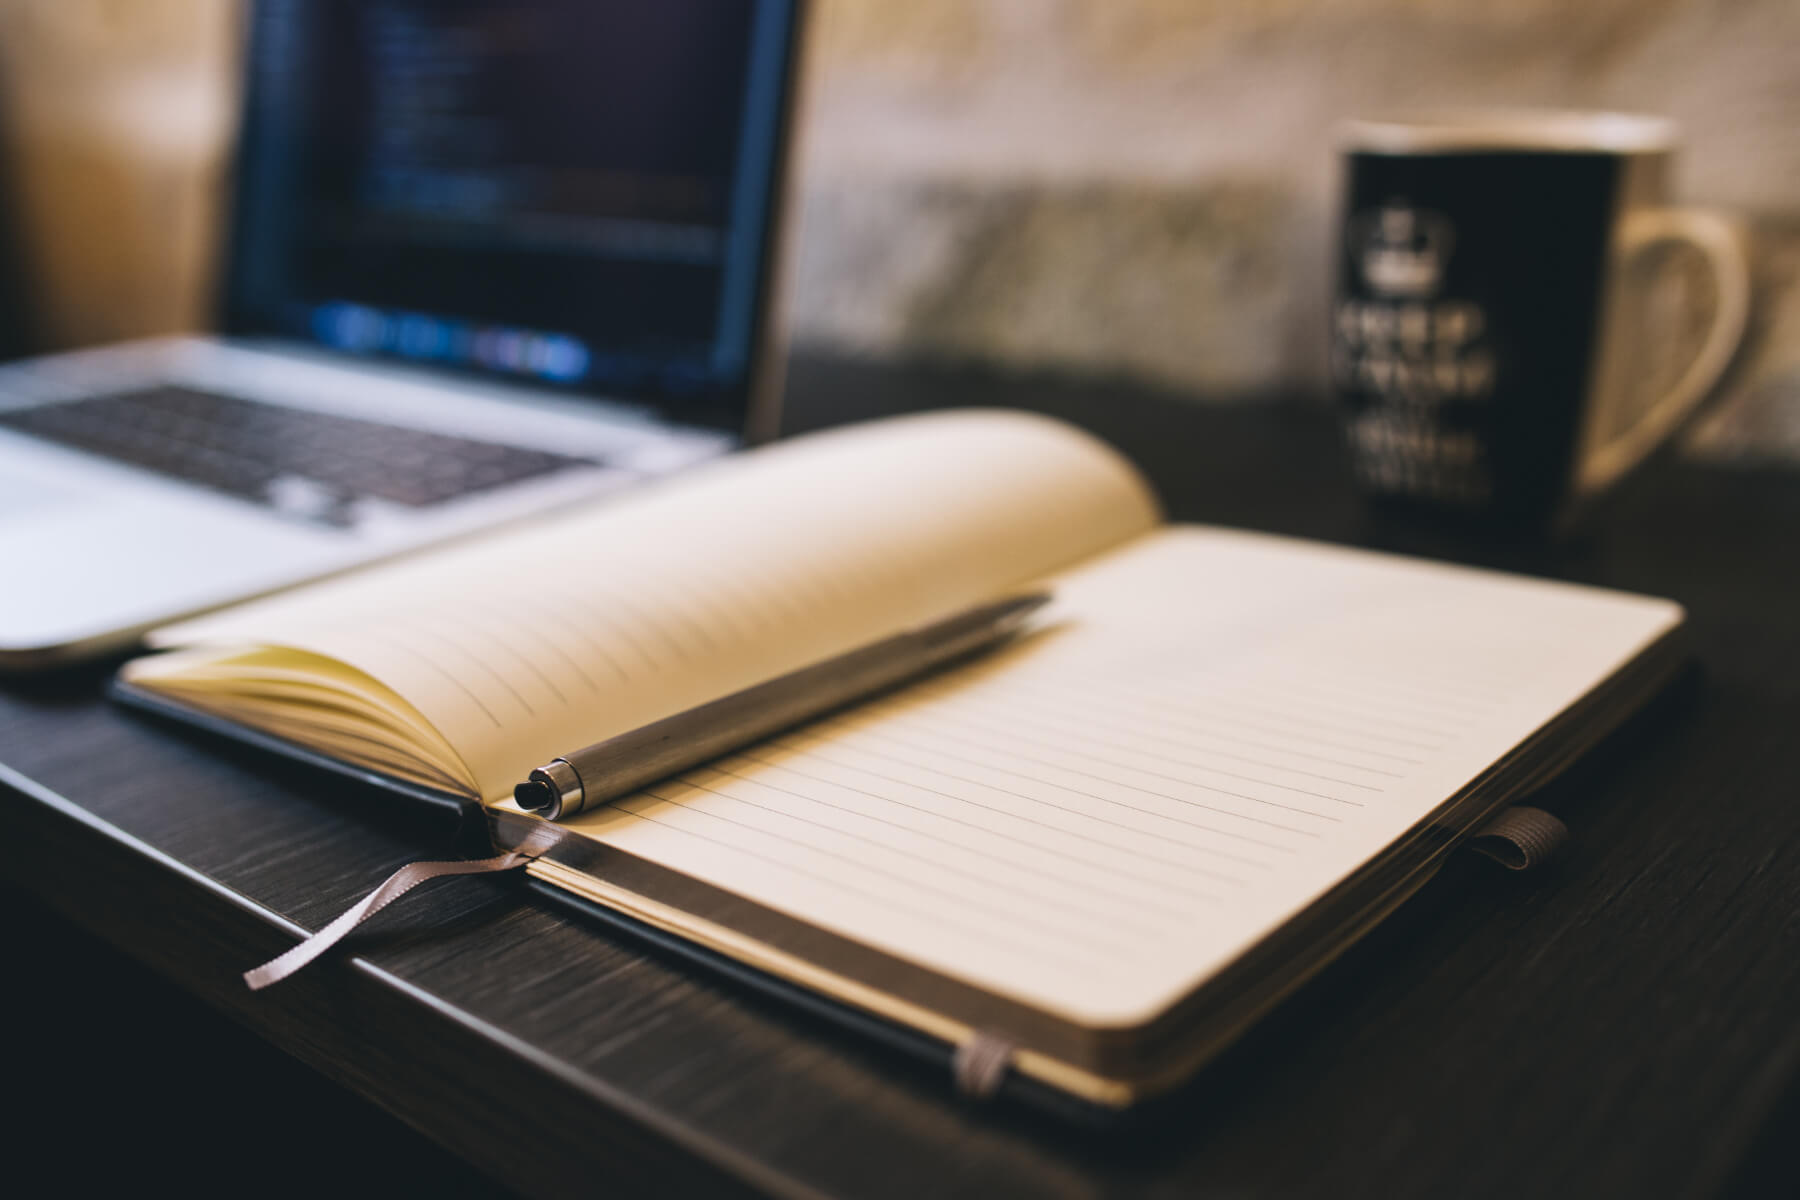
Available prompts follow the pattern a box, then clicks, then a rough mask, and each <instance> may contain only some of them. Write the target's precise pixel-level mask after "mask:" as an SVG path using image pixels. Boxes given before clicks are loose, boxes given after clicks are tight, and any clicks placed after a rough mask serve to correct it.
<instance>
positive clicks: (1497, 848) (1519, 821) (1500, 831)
mask: <svg viewBox="0 0 1800 1200" xmlns="http://www.w3.org/2000/svg"><path fill="white" fill-rule="evenodd" d="M1568 840H1569V827H1568V826H1567V825H1564V824H1563V823H1562V822H1561V821H1560V820H1558V819H1557V818H1556V817H1554V816H1552V815H1551V814H1549V813H1547V812H1545V811H1544V810H1543V809H1541V808H1528V807H1525V806H1519V807H1515V808H1509V809H1506V810H1504V811H1503V812H1501V813H1499V814H1498V815H1497V816H1495V817H1494V819H1493V820H1491V821H1489V822H1488V823H1487V824H1486V825H1483V826H1482V827H1481V828H1480V829H1478V830H1476V831H1475V834H1474V836H1473V837H1471V838H1470V839H1469V849H1471V850H1473V851H1475V852H1476V853H1477V854H1484V855H1486V856H1487V857H1488V858H1491V859H1493V860H1494V861H1495V862H1497V863H1499V864H1500V865H1501V866H1503V867H1505V868H1506V869H1507V870H1509V871H1529V870H1530V869H1531V868H1533V867H1536V866H1540V865H1542V864H1543V863H1544V862H1545V861H1546V860H1548V859H1550V858H1551V857H1553V856H1554V855H1555V854H1556V852H1557V851H1559V850H1561V849H1562V848H1563V846H1564V844H1566V843H1567V842H1568Z"/></svg>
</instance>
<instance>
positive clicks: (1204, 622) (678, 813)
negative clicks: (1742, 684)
mask: <svg viewBox="0 0 1800 1200" xmlns="http://www.w3.org/2000/svg"><path fill="white" fill-rule="evenodd" d="M1054 586H1055V588H1056V590H1057V596H1058V601H1057V605H1056V609H1057V611H1056V613H1055V614H1054V617H1055V623H1054V624H1053V626H1052V627H1051V628H1050V629H1048V630H1047V631H1045V632H1043V633H1040V634H1038V635H1036V636H1033V637H1031V638H1028V639H1027V640H1026V641H1024V642H1023V643H1021V644H1020V645H1018V646H1017V647H1015V648H1013V649H1011V650H1008V651H1005V652H1003V653H1001V654H999V655H995V656H992V657H990V658H988V659H985V660H982V661H980V662H978V663H977V664H976V665H974V666H972V667H969V668H966V669H963V670H961V671H959V672H957V673H955V674H953V675H949V676H945V677H942V678H940V679H938V680H934V681H932V682H930V683H928V684H926V685H923V686H920V687H916V688H913V689H910V690H908V691H906V692H904V693H902V694H900V695H898V696H895V697H893V698H890V699H888V700H886V701H884V702H881V703H877V704H874V705H870V706H865V707H863V708H861V709H858V710H855V711H853V712H851V713H849V714H847V715H844V716H841V717H838V718H835V719H831V720H827V721H825V722H823V723H821V724H817V725H814V726H811V727H809V728H806V729H804V730H802V731H800V732H797V733H794V734H791V735H789V736H785V737H782V738H779V739H777V740H775V741H773V742H770V743H768V744H765V745H761V746H758V747H755V748H753V749H751V750H749V751H746V752H744V753H741V754H738V755H735V756H733V757H730V758H728V759H725V760H722V761H720V762H718V763H716V764H713V765H711V766H709V767H706V768H702V769H699V770H696V771H693V772H691V773H689V774H687V775H686V776H684V777H682V778H680V779H678V780H673V781H669V782H666V783H663V784H660V785H658V786H656V787H653V788H651V789H649V790H647V791H646V792H643V793H641V794H639V795H637V796H634V797H631V798H628V799H626V800H624V801H622V802H619V803H617V804H615V805H613V806H611V807H609V808H607V809H603V810H600V811H598V812H595V813H589V814H584V815H582V816H581V817H578V818H576V819H575V820H574V821H572V822H570V823H569V825H570V827H571V828H573V829H576V830H578V831H579V832H581V833H583V834H586V835H588V836H590V837H593V838H596V839H598V840H601V841H604V842H607V843H609V844H612V845H615V846H618V847H621V848H623V849H625V850H627V851H629V852H631V853H632V854H635V855H638V856H640V857H643V858H646V859H651V860H653V861H656V862H659V863H662V864H664V865H666V866H669V867H672V868H674V869H676V870H679V871H681V872H684V873H686V874H688V875H691V876H693V877H695V878H698V879H702V880H705V881H707V882H709V883H711V884H713V885H715V886H719V887H723V888H726V889H728V890H730V891H733V892H736V893H738V894H740V895H742V896H745V897H748V898H750V899H753V900H756V901H758V902H760V903H762V904H765V905H768V906H770V907H773V908H776V909H779V910H781V911H784V912H786V913H788V914H790V915H793V916H796V917H799V918H801V919H803V920H806V921H809V922H812V923H814V924H816V925H819V926H822V927H824V928H827V929H830V930H833V931H835V932H837V933H840V934H843V935H845V936H848V937H851V938H854V939H857V940H860V941H862V942H865V943H867V944H870V945H873V946H876V947H878V948H881V949H884V950H887V951H889V952H892V953H895V954H898V955H900V956H902V957H905V958H909V959H912V960H915V961H917V962H920V963H922V964H924V965H926V966H929V967H932V968H934V969H936V970H939V971H942V972H945V973H948V974H950V975H953V976H956V977H958V978H961V979H963V980H965V981H968V982H970V983H973V984H976V985H978V986H980V987H983V988H987V989H990V990H993V991H996V992H1000V993H1003V994H1007V995H1010V996H1012V997H1014V998H1016V999H1019V1000H1023V1001H1025V1002H1026V1003H1030V1004H1034V1005H1037V1006H1039V1007H1042V1008H1044V1009H1047V1010H1049V1011H1052V1012H1056V1013H1060V1014H1062V1015H1064V1016H1065V1017H1068V1018H1070V1019H1073V1020H1076V1021H1079V1022H1082V1023H1085V1024H1089V1025H1093V1026H1106V1025H1124V1026H1131V1025H1136V1024H1139V1023H1141V1022H1142V1021H1144V1020H1146V1019H1148V1018H1149V1017H1151V1016H1153V1015H1154V1014H1156V1013H1157V1012H1159V1011H1161V1010H1162V1009H1164V1008H1166V1007H1167V1006H1168V1005H1169V1004H1171V1003H1173V1002H1174V1001H1175V1000H1176V999H1178V998H1180V997H1181V996H1182V995H1183V994H1185V993H1187V992H1188V991H1190V990H1191V989H1192V988H1193V987H1194V986H1196V985H1197V984H1198V983H1199V982H1200V981H1201V980H1203V979H1204V978H1205V977H1206V976H1208V975H1209V974H1211V973H1212V972H1213V971H1215V970H1216V969H1218V968H1219V967H1220V966H1222V965H1223V964H1225V963H1226V962H1228V961H1229V960H1230V959H1231V958H1233V957H1235V956H1236V954H1238V953H1239V952H1241V951H1242V950H1244V949H1246V948H1248V947H1249V946H1250V945H1252V944H1253V943H1254V942H1255V941H1257V940H1258V939H1260V938H1261V937H1262V936H1264V935H1265V934H1267V933H1269V932H1270V931H1272V930H1273V929H1274V928H1275V927H1276V926H1277V925H1278V924H1280V923H1281V922H1282V921H1284V920H1285V919H1287V918H1288V917H1290V916H1292V915H1293V914H1294V913H1295V912H1297V911H1298V910H1299V909H1300V908H1302V907H1303V906H1305V905H1306V904H1307V903H1308V902H1310V901H1311V900H1313V899H1314V898H1315V897H1317V896H1318V895H1319V894H1320V893H1322V892H1324V891H1325V890H1327V889H1328V888H1330V887H1331V886H1332V885H1333V884H1335V883H1336V882H1337V881H1339V880H1340V879H1342V878H1343V877H1344V876H1345V875H1347V874H1348V873H1350V872H1351V871H1352V870H1354V869H1355V868H1356V867H1358V866H1359V865H1360V864H1362V863H1363V862H1365V861H1366V860H1367V859H1368V858H1370V857H1371V856H1372V855H1374V854H1375V853H1377V852H1378V851H1380V850H1381V849H1382V848H1383V847H1384V846H1386V845H1388V844H1389V843H1390V842H1392V841H1393V840H1394V839H1395V838H1396V837H1398V836H1399V835H1400V834H1402V833H1403V832H1404V831H1405V830H1407V829H1408V828H1409V827H1411V826H1412V825H1414V824H1415V823H1416V822H1418V821H1419V820H1420V819H1421V818H1422V817H1424V816H1425V815H1426V814H1428V813H1429V812H1431V811H1432V810H1433V809H1435V808H1436V807H1438V806H1439V805H1440V804H1441V803H1442V802H1443V801H1444V800H1446V799H1447V798H1448V797H1450V796H1451V795H1452V794H1453V793H1455V792H1456V791H1457V790H1458V789H1459V788H1461V787H1462V786H1463V785H1464V784H1465V783H1467V782H1468V781H1469V780H1471V779H1472V778H1473V777H1474V776H1476V775H1477V774H1479V773H1480V772H1481V771H1483V770H1484V769H1485V768H1486V767H1488V766H1489V765H1490V764H1491V763H1492V762H1493V761H1494V760H1496V759H1497V758H1499V757H1500V756H1501V755H1502V754H1504V753H1505V752H1506V751H1507V750H1509V749H1510V748H1512V747H1513V746H1514V745H1515V744H1517V743H1518V742H1519V741H1520V740H1522V739H1523V738H1524V737H1526V736H1527V735H1528V734H1530V733H1531V732H1532V731H1533V730H1534V729H1535V728H1537V727H1538V726H1540V725H1541V724H1543V723H1544V722H1545V721H1546V720H1548V719H1549V718H1550V717H1551V716H1553V715H1554V714H1556V713H1557V712H1558V711H1560V710H1561V709H1562V708H1564V707H1565V706H1567V705H1568V704H1570V703H1571V702H1573V701H1574V700H1576V699H1578V698H1579V697H1580V696H1581V695H1582V694H1583V693H1585V692H1586V691H1588V690H1589V689H1590V688H1591V687H1593V686H1594V685H1595V684H1596V683H1597V682H1599V681H1600V680H1601V679H1603V678H1604V677H1606V676H1607V675H1609V674H1610V673H1611V672H1613V671H1614V670H1615V669H1617V668H1618V667H1620V666H1621V665H1623V664H1624V663H1625V662H1627V661H1628V660H1629V659H1630V658H1632V657H1633V656H1634V655H1635V654H1636V653H1637V652H1638V651H1639V650H1641V649H1642V648H1644V647H1645V646H1646V645H1647V644H1649V643H1650V642H1651V641H1653V640H1654V639H1655V638H1657V637H1658V636H1660V635H1661V634H1662V633H1663V632H1664V631H1666V630H1667V629H1669V628H1670V627H1671V626H1672V625H1674V624H1675V623H1678V621H1679V620H1680V610H1679V609H1678V607H1677V606H1675V605H1673V604H1670V603H1668V602H1665V601H1658V600H1650V599H1645V598H1638V597H1631V596H1624V595H1619V594H1614V593H1606V592H1600V591H1595V590H1590V589H1581V588H1575V587H1569V586H1564V585H1557V584H1550V583H1541V582H1535V581H1530V580H1524V579H1517V578H1511V577H1502V576H1494V575H1488V574H1485V573H1478V572H1474V571H1467V570H1460V569H1457V568H1452V567H1446V566H1441V565H1434V564H1426V563H1418V562H1412V561H1409V560H1402V559H1395V558H1389V557H1385V556H1379V555H1373V554H1366V553H1360V552H1356V551H1349V550H1339V549H1333V548H1326V547H1320V546H1316V545H1311V544H1306V543H1299V542H1291V541H1287V540H1284V539H1276V538H1267V537H1260V536H1255V535H1246V534H1238V533H1231V532H1225V531H1216V530H1203V529H1189V528H1183V529H1171V530H1165V531H1163V532H1159V533H1155V534H1150V535H1146V536H1145V537H1143V538H1140V539H1138V540H1137V541H1136V542H1134V543H1132V544H1131V545H1129V546H1127V547H1125V548H1123V549H1120V550H1117V551H1115V552H1112V553H1109V554H1107V555H1104V556H1102V557H1101V558H1099V559H1097V560H1095V561H1093V562H1091V563H1089V564H1087V565H1084V566H1082V567H1080V568H1077V569H1076V570H1074V571H1073V572H1072V573H1069V574H1067V575H1065V576H1063V577H1061V578H1059V579H1057V580H1055V583H1054Z"/></svg>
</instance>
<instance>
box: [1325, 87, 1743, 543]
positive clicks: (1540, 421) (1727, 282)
mask: <svg viewBox="0 0 1800 1200" xmlns="http://www.w3.org/2000/svg"><path fill="white" fill-rule="evenodd" d="M1341 144H1342V147H1343V150H1344V154H1345V200H1344V207H1343V228H1342V237H1341V243H1340V245H1341V253H1340V255H1339V262H1338V288H1337V300H1336V304H1335V307H1334V310H1333V314H1332V374H1333V378H1334V380H1335V383H1336V390H1337V392H1338V395H1339V398H1340V401H1341V404H1342V410H1343V415H1344V420H1345V427H1346V433H1347V437H1348V441H1349V447H1350V454H1351V459H1352V463H1353V466H1354V468H1355V473H1356V477H1357V480H1358V482H1359V484H1360V485H1361V486H1362V488H1363V489H1364V491H1365V492H1366V493H1367V494H1369V495H1371V496H1373V497H1376V498H1379V499H1381V500H1386V501H1392V502H1397V503H1399V504H1401V505H1406V506H1413V507H1422V508H1428V509H1432V510H1436V511H1448V512H1453V513H1459V514H1465V515H1467V516H1470V517H1477V518H1480V519H1481V520H1483V521H1485V522H1492V523H1499V524H1503V525H1509V526H1538V525H1542V524H1545V523H1547V522H1548V521H1550V520H1552V519H1554V518H1555V517H1556V516H1558V515H1559V514H1562V513H1566V512H1567V511H1569V509H1570V507H1571V504H1572V502H1575V501H1579V500H1581V499H1583V498H1585V497H1589V496H1592V495H1594V494H1596V493H1598V492H1600V491H1603V490H1604V489H1605V488H1607V487H1608V486H1610V485H1611V484H1612V483H1613V482H1614V481H1616V480H1617V479H1618V478H1619V477H1620V476H1622V475H1623V474H1624V473H1625V472H1627V471H1628V470H1630V469H1631V467H1632V466H1634V465H1635V464H1636V463H1638V462H1639V461H1641V460H1642V459H1643V458H1644V456H1645V455H1646V454H1647V453H1649V451H1650V450H1652V449H1653V448H1654V447H1655V446H1656V445H1657V444H1658V443H1660V442H1661V441H1662V440H1663V439H1664V438H1666V437H1667V436H1668V435H1669V433H1670V432H1672V431H1673V430H1674V429H1675V428H1677V427H1678V426H1679V425H1680V424H1681V423H1682V422H1683V420H1684V419H1685V418H1686V417H1687V416H1688V415H1689V414H1690V413H1691V412H1692V411H1693V409H1694V408H1695V406H1696V405H1697V404H1698V403H1699V401H1700V400H1701V399H1702V398H1703V397H1704V396H1705V395H1706V394H1707V393H1708V392H1709V391H1710V390H1711V389H1712V387H1713V386H1714V384H1716V383H1717V381H1718V378H1719V376H1720V375H1721V374H1722V373H1723V371H1724V369H1725V367H1726V366H1727V365H1728V364H1729V362H1730V361H1731V358H1732V355H1733V354H1734V353H1735V351H1736V349H1737V345H1738V343H1739V341H1740V340H1741V339H1742V337H1743V332H1744V324H1745V319H1746V316H1747V310H1748V305H1749V293H1750V286H1749V278H1748V273H1747V270H1746V267H1745V262H1744V254H1743V250H1742V244H1741V240H1740V238H1739V235H1738V232H1737V228H1736V226H1735V224H1734V223H1733V222H1732V221H1731V220H1730V219H1729V218H1727V217H1724V216H1722V215H1720V214H1716V213H1713V212H1708V211H1702V210H1696V209H1686V208H1680V209H1678V208H1670V207H1667V206H1666V205H1665V204H1664V197H1665V195H1666V191H1667V183H1668V174H1669V165H1670V159H1671V156H1672V152H1673V147H1674V128H1673V125H1672V124H1671V123H1670V122H1668V121H1665V120H1661V119H1659V118H1654V117H1638V116H1627V115H1624V114H1612V113H1495V114H1482V115H1473V116H1452V117H1443V118H1425V119H1411V120H1396V121H1356V122H1352V123H1350V124H1349V125H1347V126H1346V127H1345V129H1344V131H1343V136H1342V142H1341ZM1681 247H1687V248H1688V250H1687V253H1688V254H1689V256H1690V257H1695V256H1697V258H1698V260H1699V261H1701V262H1704V263H1705V264H1706V267H1707V270H1706V272H1705V273H1706V274H1708V275H1710V277H1711V284H1710V287H1709V288H1707V289H1706V290H1707V291H1709V292H1710V293H1711V295H1710V312H1708V311H1707V309H1706V307H1705V306H1704V305H1700V304H1698V303H1690V302H1689V301H1691V300H1693V299H1694V297H1692V296H1691V295H1685V294H1684V295H1683V296H1681V297H1678V302H1677V303H1673V304H1671V303H1669V302H1667V301H1668V297H1667V296H1666V295H1665V296H1662V298H1661V300H1660V301H1659V302H1658V303H1646V302H1645V296H1646V295H1647V294H1648V293H1650V292H1652V291H1655V290H1657V284H1656V282H1655V281H1654V280H1653V279H1651V278H1650V277H1648V276H1647V275H1646V273H1645V264H1646V263H1647V262H1650V261H1651V260H1653V259H1655V258H1657V257H1659V256H1658V255H1656V254H1655V252H1656V251H1658V250H1661V251H1664V253H1663V254H1662V255H1660V257H1661V258H1662V259H1664V260H1668V259H1671V258H1672V257H1673V256H1671V255H1669V254H1668V253H1667V251H1669V250H1670V249H1672V248H1674V249H1679V248H1681ZM1696 315H1698V316H1700V317H1702V318H1704V325H1705V328H1704V330H1703V331H1702V332H1698V333H1696V334H1695V335H1694V336H1692V337H1688V338H1685V339H1683V338H1681V337H1680V336H1679V334H1680V332H1681V331H1682V330H1691V329H1693V328H1694V326H1695V324H1696V322H1695V318H1696ZM1681 341H1686V342H1689V343H1692V345H1691V346H1690V347H1688V348H1687V349H1685V350H1684V351H1683V359H1682V361H1680V362H1678V363H1675V364H1674V365H1673V367H1672V368H1671V369H1669V370H1666V371H1664V372H1663V373H1662V374H1663V375H1664V378H1661V379H1649V378H1647V377H1646V373H1645V371H1644V369H1643V364H1644V363H1645V362H1648V361H1651V360H1653V359H1658V358H1660V359H1662V360H1666V359H1667V358H1668V352H1667V347H1668V346H1669V345H1673V344H1675V343H1677V342H1681Z"/></svg>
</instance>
